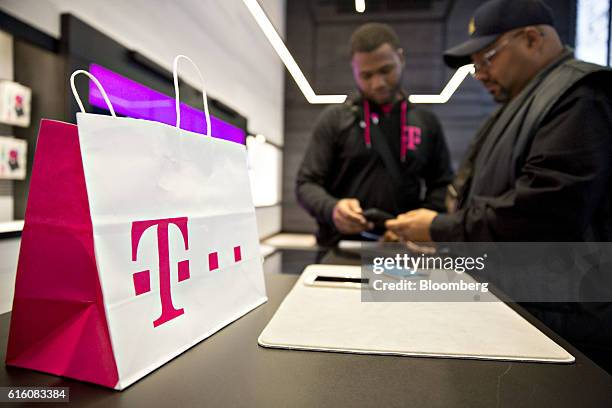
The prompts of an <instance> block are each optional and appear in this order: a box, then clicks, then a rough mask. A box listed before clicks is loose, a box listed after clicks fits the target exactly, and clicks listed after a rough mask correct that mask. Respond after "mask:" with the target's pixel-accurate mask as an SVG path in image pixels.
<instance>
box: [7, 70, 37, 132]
mask: <svg viewBox="0 0 612 408" xmlns="http://www.w3.org/2000/svg"><path fill="white" fill-rule="evenodd" d="M31 99H32V90H31V89H30V88H28V87H27V86H23V85H21V84H18V83H17V82H13V81H0V122H1V123H4V124H7V125H13V126H21V127H28V126H30V101H31Z"/></svg>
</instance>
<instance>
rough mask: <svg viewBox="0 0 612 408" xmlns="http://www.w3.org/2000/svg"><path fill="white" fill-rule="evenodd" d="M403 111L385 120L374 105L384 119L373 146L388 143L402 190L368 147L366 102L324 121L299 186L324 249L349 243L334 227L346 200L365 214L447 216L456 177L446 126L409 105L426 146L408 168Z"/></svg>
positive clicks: (333, 111)
mask: <svg viewBox="0 0 612 408" xmlns="http://www.w3.org/2000/svg"><path fill="white" fill-rule="evenodd" d="M400 105H401V103H400V102H397V103H395V104H394V105H393V107H392V108H391V111H390V113H387V114H385V113H383V112H382V111H381V108H380V107H378V106H376V105H374V104H373V103H371V102H370V106H371V110H372V114H374V115H375V116H378V118H379V120H378V124H375V123H374V122H371V124H370V126H371V127H372V132H371V135H372V136H371V137H372V143H373V144H376V143H380V142H384V143H387V146H388V148H389V152H390V154H389V155H388V156H389V157H390V158H391V159H392V160H395V163H396V164H397V167H398V168H399V172H400V173H401V175H400V177H401V179H402V182H401V185H398V183H396V182H394V181H393V177H392V176H391V174H390V171H389V169H388V168H387V166H385V163H384V160H383V159H382V158H381V155H380V154H379V153H378V151H377V149H375V148H372V147H370V148H368V146H367V144H366V141H365V139H364V131H365V129H364V120H363V119H364V116H363V108H362V106H363V101H362V100H356V101H354V102H350V103H345V104H342V105H334V106H330V107H328V108H327V109H325V111H324V112H323V113H322V114H321V116H320V117H319V119H318V121H317V123H316V125H315V129H314V133H313V136H312V139H311V141H310V144H309V146H308V149H307V151H306V154H305V156H304V159H303V162H302V164H301V166H300V169H299V171H298V175H297V180H296V194H297V199H298V201H299V203H300V204H301V205H302V206H303V207H304V208H305V209H306V210H307V211H308V212H309V213H310V214H311V215H312V216H313V217H315V219H316V220H317V223H318V224H319V231H318V234H317V240H318V242H319V244H321V245H333V244H335V243H337V241H338V240H339V239H341V238H343V237H342V236H341V235H340V234H339V232H338V231H337V230H336V228H335V226H334V224H333V221H332V212H333V209H334V206H335V205H336V203H337V202H338V200H340V199H342V198H356V199H358V200H359V202H360V204H361V207H362V208H363V209H364V210H366V209H368V208H378V209H380V210H383V211H386V212H388V213H390V214H392V215H398V214H400V213H403V212H406V211H409V210H412V209H415V208H419V207H426V208H430V209H434V210H438V211H443V210H444V195H445V192H446V186H447V185H448V183H450V181H451V180H452V176H453V172H452V169H451V164H450V157H449V153H448V148H447V145H446V141H445V139H444V134H443V132H442V128H441V126H440V123H439V122H438V120H437V118H436V117H435V116H434V115H433V114H432V113H430V112H427V111H425V110H422V109H419V108H416V107H414V106H412V105H410V104H408V115H407V118H408V119H407V125H408V126H409V127H418V128H419V129H420V131H419V132H420V135H419V141H420V143H418V144H417V145H416V146H415V148H414V150H408V151H407V153H406V157H405V161H403V162H402V161H401V148H400V111H401V109H400ZM375 127H376V129H374V128H375ZM381 139H384V140H381Z"/></svg>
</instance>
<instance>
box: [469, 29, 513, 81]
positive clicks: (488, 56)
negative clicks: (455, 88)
mask: <svg viewBox="0 0 612 408" xmlns="http://www.w3.org/2000/svg"><path fill="white" fill-rule="evenodd" d="M523 32H524V30H521V31H519V32H517V33H514V35H513V36H512V37H510V38H507V39H506V40H505V41H504V42H502V43H501V44H499V45H498V46H497V47H495V48H493V49H491V50H489V51H487V52H485V53H484V54H483V56H482V62H481V63H479V64H477V63H474V71H473V72H472V76H473V77H475V76H476V75H478V73H479V72H480V71H482V69H483V68H487V69H488V68H489V67H490V66H491V61H492V60H493V58H495V56H496V55H497V54H498V53H499V52H500V51H501V50H502V49H503V48H504V47H505V46H507V45H508V44H509V43H510V41H512V40H513V39H515V38H516V37H518V36H519V35H521V34H523Z"/></svg>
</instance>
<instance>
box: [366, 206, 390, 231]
mask: <svg viewBox="0 0 612 408" xmlns="http://www.w3.org/2000/svg"><path fill="white" fill-rule="evenodd" d="M363 216H364V217H365V219H366V220H368V221H369V222H372V223H373V224H374V228H377V229H382V230H385V229H386V228H385V221H387V220H392V219H394V218H395V217H394V216H393V215H391V214H389V213H388V212H385V211H382V210H379V209H378V208H369V209H367V210H365V211H364V212H363Z"/></svg>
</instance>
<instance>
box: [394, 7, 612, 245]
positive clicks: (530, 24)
mask: <svg viewBox="0 0 612 408" xmlns="http://www.w3.org/2000/svg"><path fill="white" fill-rule="evenodd" d="M498 20H499V21H498ZM552 24H553V22H552V15H551V13H550V11H549V9H548V8H547V7H546V6H545V5H543V3H541V2H540V1H536V0H516V1H515V0H493V1H489V2H487V3H485V4H484V5H482V6H481V7H480V8H479V9H478V10H477V11H476V13H475V18H474V19H472V22H471V24H470V27H471V29H470V31H472V34H471V37H472V38H471V39H470V40H469V41H467V42H466V43H464V44H462V45H460V46H458V47H455V48H453V49H451V50H449V51H447V52H446V54H445V61H446V62H447V64H448V65H450V66H451V67H457V66H460V65H462V64H467V63H469V62H470V61H473V62H474V64H475V68H476V75H475V77H476V78H477V79H478V80H480V81H481V82H482V83H483V85H484V86H485V87H486V88H487V89H488V90H489V92H490V93H491V94H492V95H493V97H494V98H495V100H496V101H498V102H500V103H502V104H503V105H502V106H501V107H500V108H499V109H498V110H497V111H496V112H495V113H494V114H493V115H492V117H491V118H490V119H489V120H488V121H487V122H486V123H485V124H484V126H483V127H482V128H481V129H480V131H479V132H478V133H477V135H476V137H475V138H474V140H473V142H472V145H471V147H470V149H469V151H468V154H467V157H466V159H465V160H464V162H463V164H462V166H461V167H460V169H459V171H458V175H457V177H456V179H455V180H454V182H453V183H452V185H451V186H450V188H449V192H450V193H451V195H452V197H450V198H451V200H450V202H452V203H453V205H452V207H455V208H454V209H455V211H454V212H453V213H452V214H437V213H436V212H435V211H430V210H427V209H419V210H416V211H411V212H408V213H406V214H402V215H401V216H400V217H398V219H396V220H393V221H389V222H387V227H388V228H390V229H391V230H393V231H394V232H396V233H397V234H399V235H400V236H402V237H403V238H404V239H406V240H409V241H437V242H450V241H475V242H478V241H553V242H556V241H610V240H611V239H612V200H611V195H610V194H611V193H612V184H611V183H612V177H611V174H612V72H611V71H610V70H609V69H607V68H604V67H600V66H598V65H594V64H589V63H586V62H583V61H579V60H576V59H574V58H573V56H572V52H571V50H570V49H568V48H564V47H563V46H562V44H561V41H560V39H559V36H558V34H557V32H556V31H555V29H554V28H553V27H552Z"/></svg>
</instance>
